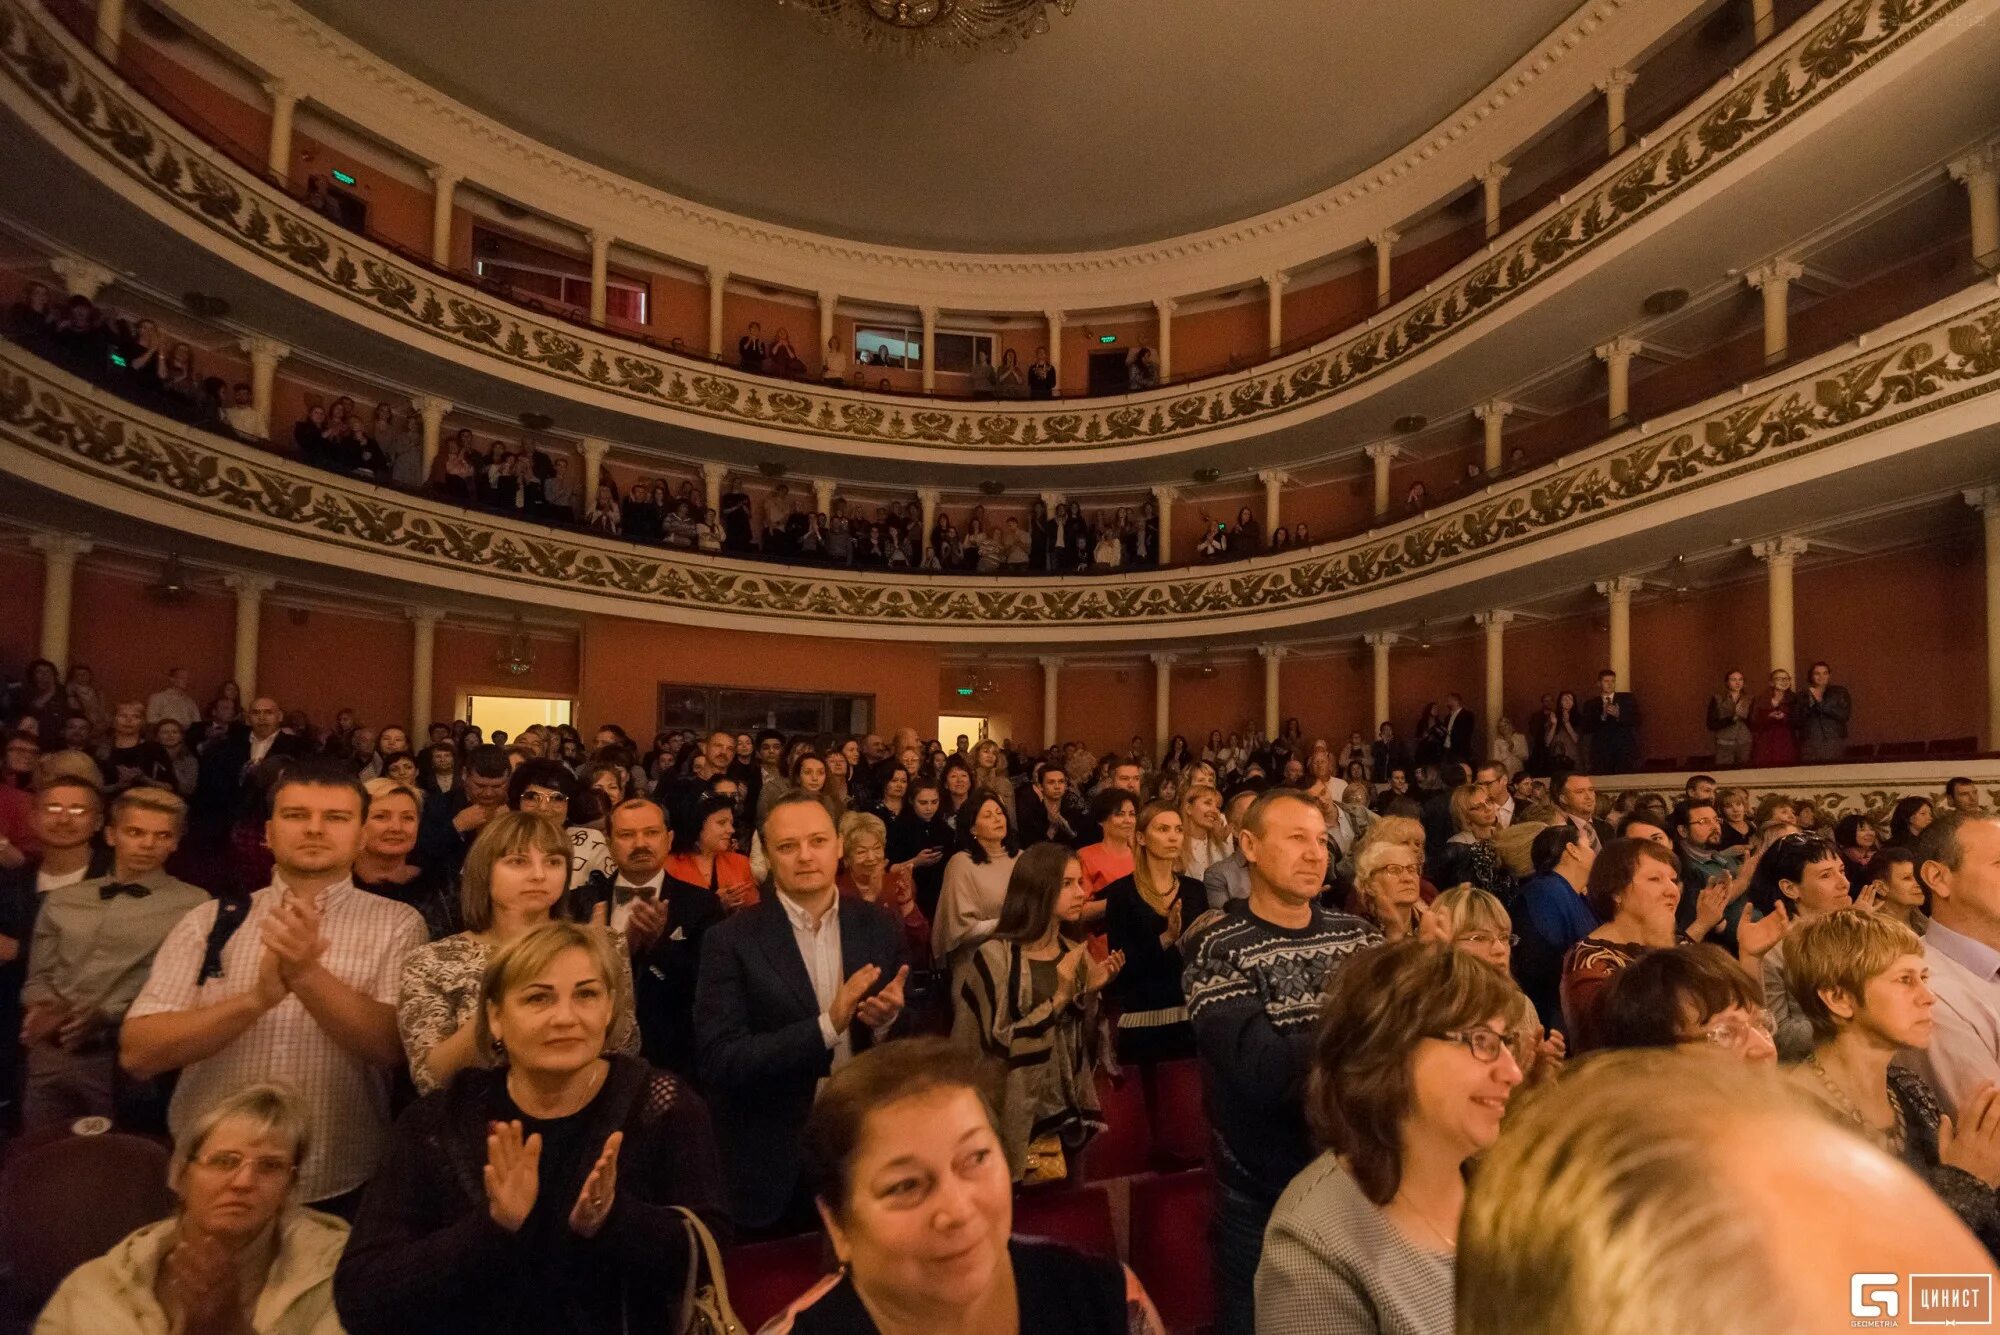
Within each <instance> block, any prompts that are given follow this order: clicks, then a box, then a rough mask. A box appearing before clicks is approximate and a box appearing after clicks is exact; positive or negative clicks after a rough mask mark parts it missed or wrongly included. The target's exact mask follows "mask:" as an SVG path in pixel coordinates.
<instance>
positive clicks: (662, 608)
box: [0, 284, 2000, 643]
mask: <svg viewBox="0 0 2000 1335" xmlns="http://www.w3.org/2000/svg"><path fill="white" fill-rule="evenodd" d="M1868 342H1869V344H1870V346H1868V347H1866V349H1865V350H1863V351H1860V352H1855V353H1852V354H1851V355H1848V356H1845V357H1836V356H1831V355H1830V356H1828V357H1825V358H1822V359H1820V360H1819V361H1818V362H1817V363H1816V364H1814V365H1812V366H1810V367H1807V368H1801V369H1800V370H1798V371H1796V372H1794V373H1790V374H1788V375H1786V376H1784V377H1782V378H1774V379H1772V380H1771V381H1769V382H1766V383H1763V384H1758V385H1753V386H1750V387H1748V391H1749V392H1747V393H1746V394H1743V395H1737V394H1731V395H1726V396H1724V397H1723V398H1722V399H1719V400H1716V401H1713V402H1712V403H1710V404H1709V405H1706V406H1704V407H1703V408H1701V409H1697V410H1694V411H1691V412H1690V413H1687V414H1685V415H1682V416H1680V417H1678V418H1676V419H1675V420H1674V421H1673V422H1671V423H1669V424H1667V425H1665V426H1663V427H1662V428H1661V429H1659V430H1655V431H1651V432H1647V433H1645V434H1643V435H1636V436H1635V435H1625V436H1620V437H1618V438H1615V439H1613V440H1610V441H1607V442H1605V444H1604V445H1602V446H1600V447H1599V448H1598V449H1596V450H1593V451H1591V452H1590V453H1589V454H1587V455H1585V456H1583V457H1580V458H1577V459H1575V460H1574V461H1571V462H1567V463H1564V464H1561V465H1556V466H1550V467H1546V468H1543V469H1540V470H1537V471H1536V472H1533V473H1530V474H1528V475H1526V476H1524V477H1522V478H1520V479H1518V480H1516V481H1514V482H1513V483H1511V484H1509V485H1507V486H1505V487H1501V488H1496V489H1494V490H1493V491H1492V492H1491V493H1489V494H1483V495H1481V496H1479V497H1477V498H1474V499H1469V500H1467V501H1466V502H1464V503H1462V504H1460V505H1458V506H1456V507H1454V508H1451V509H1449V510H1446V511H1443V512H1441V513H1437V514H1434V515H1427V516H1424V517H1422V518H1420V519H1417V520H1411V521H1407V522H1405V523H1402V524H1399V525H1395V526H1392V527H1390V528H1388V529H1386V530H1383V531H1380V532H1375V533H1369V534H1366V535H1363V536H1360V537H1356V538H1352V539H1349V540H1346V541H1343V542H1338V543H1330V544H1324V545H1321V546H1317V547H1314V548H1310V549H1308V550H1305V551H1302V552H1292V553H1286V554H1283V555H1277V556H1267V557H1263V558H1260V559H1257V560H1252V561H1247V562H1239V563H1232V564H1229V565H1225V566H1219V567H1210V568H1198V569H1193V570H1165V571H1156V572H1144V573H1139V572H1134V573H1130V574H1119V575H1110V576H1102V577H1089V576H1084V577H1067V578H1054V579H1008V578H994V577H983V578H982V577H973V576H950V575H925V574H907V573H902V572H896V573H889V572H881V573H876V572H845V571H842V572H832V571H822V570H814V569H806V568H782V567H773V566H770V565H764V564H760V563H754V562H746V561H741V560H734V559H730V558H725V557H710V556H703V555H700V554H697V553H686V552H673V551H665V550H662V549H659V548H655V547H641V546H638V545H635V544H631V543H626V542H619V541H613V540H610V539H602V538H598V537H596V536H594V535H589V534H580V533H573V532H569V531H555V530H550V529H546V528H541V527H537V526H533V525H527V524H521V523H516V522H513V521H511V520H508V519H504V518H499V517H494V516H489V515H484V514H478V513H473V512H469V511H467V510H465V509H463V508H460V507H456V506H451V505H448V504H445V503H442V502H438V501H433V500H430V499H426V498H422V497H415V496H409V495H404V494H400V493H395V492H390V491H387V490H384V489H382V488H377V487H373V486H370V485H368V484H365V483H360V482H356V481H353V480H351V479H346V478H340V477H335V476H332V475H329V474H326V473H323V472H320V471H318V470H314V469H310V468H307V467H304V466H303V465H300V464H297V463H294V462H292V461H290V460H287V459H285V458H284V457H282V456H279V455H277V454H274V453H272V452H271V451H268V450H260V449H256V448H253V447H250V446H246V445H242V444H238V443H236V442H233V441H230V440H227V439H224V438H223V437H220V436H216V435H210V434H205V433H201V432H196V431H193V430H191V429H189V428H187V427H184V426H181V425H179V424H176V423H172V422H169V421H167V420H166V419H164V418H160V417H156V416H154V415H152V414H149V413H146V412H144V411H142V410H140V409H137V408H134V407H132V406H131V405H129V404H126V403H124V402H122V401H116V400H111V399H109V398H107V397H106V396H104V395H103V394H101V393H99V392H97V391H95V390H93V389H91V388H90V387H88V386H86V385H84V384H83V383H82V382H80V381H77V380H75V379H74V378H73V377H70V376H68V375H67V374H65V373H63V372H61V371H58V370H55V369H54V368H52V367H51V366H49V365H48V364H47V363H44V362H41V361H40V360H38V359H37V358H35V357H33V356H32V355H30V354H29V353H27V352H26V351H24V350H23V349H21V348H19V347H17V346H14V345H11V344H0V470H4V471H7V472H11V473H13V474H15V475H17V476H19V477H21V478H22V479H24V480H26V481H28V482H32V483H39V484H41V485H44V486H51V487H54V488H56V489H57V490H61V491H64V492H65V493H68V494H75V495H77V496H78V497H79V498H80V499H84V500H88V501H91V502H92V503H94V504H99V505H102V506H105V507H107V508H116V509H118V510H120V511H121V512H123V513H128V514H134V515H139V514H142V512H143V511H145V509H146V507H147V506H152V507H153V508H154V509H155V510H158V511H162V512H163V513H164V516H165V517H164V518H163V519H162V520H161V522H166V523H169V524H171V525H173V526H177V527H186V528H189V529H192V530H194V531H207V532H210V533H213V532H214V531H215V530H216V529H217V528H218V527H230V528H234V527H236V526H241V527H242V529H243V532H245V533H248V534H250V535H252V537H251V538H250V539H248V540H247V541H245V540H241V539H238V541H239V543H240V545H255V546H257V547H259V548H260V549H262V550H265V551H270V552H282V551H284V550H286V549H287V547H288V546H289V548H290V549H291V550H295V551H299V552H303V553H306V554H307V559H312V560H317V561H320V562H321V563H324V564H330V565H338V566H347V567H354V568H359V567H362V566H364V565H368V564H369V563H370V562H373V563H375V565H376V566H378V567H380V570H379V573H383V574H387V575H390V576H392V577H396V578H401V579H405V580H409V581H412V582H416V583H423V584H430V585H435V584H437V583H440V582H445V583H452V582H459V583H464V584H466V585H467V586H468V587H470V586H472V585H477V588H476V591H478V592H484V593H489V594H498V596H503V597H513V598H516V599H520V600H523V601H536V602H546V603H556V604H561V603H564V602H565V601H568V602H570V603H571V604H576V603H578V602H579V601H580V602H582V603H583V604H584V605H587V606H589V607H593V608H597V609H608V610H613V611H618V612H620V613H622V614H624V615H634V616H650V617H654V618H659V619H674V620H684V621H696V622H703V623H708V624H722V625H738V626H747V627H749V628H753V629H767V630H785V631H791V632H797V633H807V634H813V633H818V634H826V635H840V636H848V637H880V638H891V639H914V638H923V639H927V640H932V641H951V640H955V641H961V642H963V641H971V642H982V643H1003V642H1012V643H1018V642H1020V641H1021V640H1022V639H1023V638H1026V637H1036V636H1040V637H1043V638H1048V639H1088V640H1090V641H1091V642H1094V643H1097V642H1106V641H1112V640H1132V639H1149V640H1155V641H1157V640H1159V639H1162V638H1189V637H1209V636H1214V635H1218V634H1229V633H1237V632H1245V631H1252V630H1266V629H1270V628H1272V627H1277V626H1283V625H1287V624H1298V623H1305V622H1316V623H1322V624H1323V623H1324V622H1326V621H1328V620H1330V619H1332V618H1334V617H1337V616H1339V615H1341V614H1342V613H1343V612H1358V611H1365V610H1367V608H1368V607H1369V606H1379V605H1382V604H1384V603H1386V602H1388V601H1390V600H1393V599H1397V598H1401V597H1407V596H1410V595H1411V593H1412V591H1413V589H1415V588H1416V586H1417V585H1418V583H1419V581H1430V582H1431V583H1433V584H1434V583H1435V582H1436V580H1437V579H1439V578H1444V579H1446V580H1450V579H1454V578H1456V579H1466V580H1469V579H1476V578H1480V577H1482V576H1483V575H1484V574H1488V573H1492V572H1493V571H1495V570H1496V569H1499V568H1502V567H1503V566H1504V565H1505V564H1506V563H1509V562H1511V563H1513V564H1515V565H1518V564H1520V563H1525V562H1529V561H1534V560H1539V559H1543V558H1544V557H1545V555H1546V554H1547V553H1549V552H1551V551H1554V550H1556V549H1557V548H1558V547H1559V546H1560V545H1561V544H1562V543H1564V542H1568V543H1570V544H1571V545H1588V544H1589V543H1591V542H1593V541H1599V540H1603V539H1606V538H1617V537H1620V536H1623V535H1626V534H1629V533H1630V532H1632V531H1633V530H1634V528H1635V526H1643V525H1644V524H1645V523H1646V522H1647V521H1646V520H1645V519H1643V518H1640V517H1639V511H1640V510H1641V509H1642V508H1650V507H1659V509H1657V510H1654V511H1653V514H1654V515H1655V516H1658V517H1659V519H1658V522H1667V520H1668V519H1670V518H1671V517H1672V516H1673V515H1674V514H1677V513H1686V512H1689V511H1690V510H1691V509H1698V508H1699V507H1702V506H1713V505H1715V504H1717V503H1718V501H1717V497H1718V495H1720V494H1721V493H1717V492H1712V491H1710V490H1708V489H1710V488H1713V487H1716V486H1717V485H1718V484H1723V483H1740V484H1743V485H1755V484H1756V483H1757V482H1758V480H1759V478H1760V477H1762V476H1764V475H1763V470H1765V469H1768V468H1771V467H1773V466H1776V465H1780V464H1788V463H1793V462H1795V461H1804V460H1808V459H1811V458H1813V456H1816V455H1820V453H1821V452H1822V451H1826V450H1828V449H1830V448H1831V447H1834V446H1841V445H1846V444H1850V443H1858V444H1859V445H1861V446H1862V447H1863V450H1864V452H1865V451H1868V450H1875V451H1880V450H1884V449H1888V448H1890V447H1889V446H1888V445H1883V444H1881V443H1880V442H1882V441H1883V440H1885V439H1887V438H1886V437H1885V436H1884V435H1883V434H1882V433H1884V432H1887V431H1888V430H1889V429H1890V428H1893V427H1899V426H1901V425H1903V424H1906V423H1910V424H1915V423H1916V422H1918V421H1919V420H1920V419H1927V418H1928V419H1931V420H1928V421H1923V423H1922V430H1921V431H1916V430H1913V431H1909V432H1902V433H1900V435H1899V436H1898V437H1896V438H1895V440H1894V442H1893V443H1894V446H1895V448H1898V449H1909V448H1916V447H1918V446H1920V445H1921V444H1923V443H1927V442H1929V441H1931V440H1933V439H1940V438H1945V437H1946V436H1947V435H1948V433H1949V432H1963V431H1965V430H1968V429H1971V428H1970V427H1969V426H1968V425H1967V420H1966V415H1965V414H1964V413H1959V414H1958V415H1957V416H1956V417H1955V418H1954V419H1952V420H1951V421H1949V422H1946V421H1943V420H1940V419H1937V418H1935V417H1934V416H1933V415H1934V414H1938V413H1940V412H1942V411H1945V410H1948V409H1949V410H1959V409H1962V408H1966V407H1968V406H1971V407H1976V408H1978V409H1980V410H1983V411H1981V412H1980V413H1979V414H1977V425H1979V426H1980V427H1982V428H1983V427H1985V426H1987V425H1990V423H1991V421H1992V420H1993V409H1994V407H1995V406H1996V405H2000V399H1995V398H1992V397H1990V396H1992V395H1993V394H1994V393H1995V391H1996V390H2000V296H1996V295H1995V294H1994V290H1993V288H1992V287H1991V285H1988V284H1981V285H1980V286H1979V287H1978V288H1975V289H1972V290H1971V291H1968V292H1966V293H1961V294H1960V295H1959V296H1957V297H1955V298H1953V299H1951V300H1949V301H1947V302H1943V303H1940V304H1939V306H1937V307H1933V308H1932V309H1931V310H1929V311H1926V312H1923V313H1922V314H1920V315H1919V316H1915V317H1912V318H1911V319H1909V320H1906V321H1900V322H1898V323H1897V324H1896V325H1894V326H1891V328H1890V329H1889V330H1887V331H1884V332H1883V335H1882V336H1881V337H1880V338H1879V339H1876V338H1871V339H1870V340H1868ZM1975 400H1978V401H1981V402H1978V403H1977V404H1975V403H1974V401H1975ZM1820 462H1822V464H1823V466H1824V467H1826V468H1838V467H1840V466H1841V465H1842V463H1843V459H1842V457H1840V456H1824V457H1823V458H1822V459H1821V460H1820ZM1762 485H1764V486H1769V485H1772V484H1771V483H1769V482H1768V481H1765V482H1763V483H1762ZM1677 507H1679V508H1677ZM1607 521H1612V522H1607Z"/></svg>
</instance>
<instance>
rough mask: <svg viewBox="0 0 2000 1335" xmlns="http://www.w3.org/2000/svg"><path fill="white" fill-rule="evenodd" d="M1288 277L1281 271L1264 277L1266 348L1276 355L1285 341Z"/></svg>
mask: <svg viewBox="0 0 2000 1335" xmlns="http://www.w3.org/2000/svg"><path fill="white" fill-rule="evenodd" d="M1287 281H1288V279H1287V275H1286V274H1285V273H1284V271H1282V270H1280V271H1278V272H1276V273H1267V274H1265V275H1264V346H1265V350H1266V351H1268V352H1273V353H1275V352H1276V351H1277V350H1278V346H1279V345H1280V344H1282V343H1283V342H1284V341H1285V283H1286V282H1287Z"/></svg>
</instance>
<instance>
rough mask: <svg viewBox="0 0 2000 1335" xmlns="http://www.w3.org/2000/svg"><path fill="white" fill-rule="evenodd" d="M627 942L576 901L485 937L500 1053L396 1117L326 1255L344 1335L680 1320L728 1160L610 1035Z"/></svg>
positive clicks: (486, 1021) (668, 1080) (663, 1076)
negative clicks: (342, 1245)
mask: <svg viewBox="0 0 2000 1335" xmlns="http://www.w3.org/2000/svg"><path fill="white" fill-rule="evenodd" d="M540 823H543V824H546V822H540ZM625 957H626V952H625V950H624V949H623V948H622V947H621V946H619V945H616V944H614V943H613V942H612V940H611V938H610V937H609V936H608V935H607V934H606V933H605V932H604V931H603V930H602V929H601V928H596V927H590V926H587V925H585V924H582V923H574V922H566V921H554V922H545V923H543V924H542V925H540V926H539V927H536V928H533V929H532V930H530V931H528V932H525V933H523V934H522V935H520V936H517V937H515V938H514V939H512V940H511V941H509V942H507V944H505V945H504V946H501V947H500V948H499V949H497V950H495V951H494V952H493V955H492V957H491V958H490V959H489V960H488V961H487V962H486V964H485V967H484V969H483V970H482V971H481V975H480V980H479V989H478V994H477V997H476V999H475V1002H474V1007H475V1017H474V1020H473V1025H472V1027H473V1029H474V1031H475V1035H474V1041H475V1043H476V1045H477V1047H478V1048H479V1049H480V1050H481V1051H491V1052H495V1053H500V1054H503V1057H504V1063H503V1064H502V1065H499V1066H495V1067H490V1068H489V1067H474V1068H471V1069H467V1070H465V1071H462V1072H461V1073H460V1074H459V1076H458V1078H457V1079H455V1080H453V1081H452V1083H451V1084H450V1085H449V1086H447V1087H445V1088H443V1089H440V1090H437V1091H436V1092H434V1093H432V1094H430V1095H429V1096H427V1097H425V1098H423V1099H420V1100H419V1101H418V1102H417V1103H416V1104H415V1105H413V1106H412V1107H411V1108H410V1109H409V1110H408V1111H407V1112H405V1113H404V1114H403V1116H402V1117H401V1118H399V1119H398V1120H397V1122H396V1128H395V1132H394V1134H393V1137H392V1139H391V1142H390V1146H389V1151H388V1154H387V1156H386V1157H385V1158H384V1160H383V1162H382V1166H381V1167H380V1169H378V1170H377V1172H376V1174H375V1178H374V1180H373V1181H372V1182H370V1183H369V1185H368V1193H367V1195H366V1196H365V1197H364V1198H363V1199H362V1202H361V1213H360V1217H359V1218H358V1219H357V1220H356V1221H355V1227H354V1232H353V1235H352V1236H351V1237H350V1238H349V1239H348V1245H347V1251H346V1254H345V1255H344V1256H342V1258H341V1261H340V1265H339V1268H338V1269H337V1270H336V1271H335V1274H334V1289H335V1293H336V1296H337V1297H338V1299H339V1305H340V1316H341V1320H342V1321H344V1322H345V1323H346V1326H347V1329H348V1331H350V1332H352V1335H404V1333H405V1332H409V1331H418V1330H421V1331H434V1332H467V1333H468V1335H469V1333H470V1332H473V1331H481V1332H484V1331H555V1330H561V1331H566V1332H574V1333H575V1335H619V1333H620V1332H624V1331H636V1330H660V1331H663V1330H668V1329H676V1330H677V1329H679V1328H680V1327H679V1326H678V1325H677V1324H675V1323H676V1322H677V1321H678V1320H679V1317H678V1313H679V1310H680V1306H681V1301H682V1298H683V1289H684V1286H685V1283H686V1280H687V1277H688V1275H689V1273H690V1272H689V1259H690V1256H691V1255H692V1254H693V1253H692V1251H691V1248H693V1247H694V1246H695V1231H694V1229H693V1228H692V1227H691V1225H690V1217H691V1215H699V1216H704V1217H706V1218H708V1219H712V1220H720V1218H721V1205H720V1202H721V1200H722V1171H721V1167H720V1165H719V1164H718V1162H717V1160H716V1153H715V1139H714V1133H713V1130H712V1128H711V1127H710V1125H709V1120H708V1112H707V1109H706V1108H705V1107H704V1106H703V1105H702V1102H701V1099H700V1098H699V1097H697V1096H696V1095H695V1093H694V1091H693V1090H692V1089H690V1088H688V1086H687V1085H685V1084H684V1083H682V1081H681V1080H680V1078H679V1077H677V1076H674V1075H670V1074H668V1073H667V1072H665V1071H656V1070H654V1069H652V1068H651V1067H649V1066H647V1065H646V1063H645V1062H643V1061H641V1060H639V1059H638V1058H636V1057H632V1056H629V1055H626V1054H624V1053H619V1052H612V1051H609V1049H610V1048H611V1047H612V1046H613V1044H612V1042H611V1031H612V1026H613V1025H614V1024H615V1023H616V1017H617V1016H618V1015H619V1014H620V1013H621V1012H622V1013H625V1014H629V1013H630V1010H631V1004H632V1003H631V999H630V993H629V991H628V989H629V987H630V980H629V978H628V976H627V974H626V972H625V969H624V967H623V964H622V961H623V960H624V959H625Z"/></svg>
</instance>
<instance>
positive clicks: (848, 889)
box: [836, 811, 931, 969]
mask: <svg viewBox="0 0 2000 1335" xmlns="http://www.w3.org/2000/svg"><path fill="white" fill-rule="evenodd" d="M836 884H837V885H838V886H839V889H840V893H841V894H843V895H850V896H852V897H854V898H855V899H860V900H865V901H866V902H868V903H870V904H879V905H881V906H882V907H883V908H885V909H887V910H889V912H890V913H892V914H894V915H895V916H896V919H897V921H899V922H901V923H902V924H903V935H904V936H905V937H906V938H907V944H908V946H909V950H910V961H911V963H912V965H913V966H914V967H916V968H919V969H921V968H926V967H928V965H929V960H930V953H931V924H930V919H928V918H926V917H924V911H923V910H922V909H920V908H918V907H917V883H916V879H915V878H914V877H913V876H911V874H910V869H909V867H908V866H900V867H892V866H890V865H889V827H888V826H886V825H884V824H883V823H882V818H881V817H880V816H871V815H869V814H868V813H867V812H865V811H850V812H848V813H847V814H846V815H845V816H842V817H841V818H840V875H839V877H838V878H837V881H836Z"/></svg>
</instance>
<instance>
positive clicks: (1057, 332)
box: [1042, 311, 1067, 398]
mask: <svg viewBox="0 0 2000 1335" xmlns="http://www.w3.org/2000/svg"><path fill="white" fill-rule="evenodd" d="M1042 318H1043V319H1044V320H1046V321H1048V325H1049V365H1050V366H1052V367H1054V368H1055V373H1056V397H1057V398H1062V397H1064V394H1065V392H1066V389H1067V386H1065V385H1064V383H1063V369H1062V335H1063V313H1062V312H1061V311H1043V312H1042Z"/></svg>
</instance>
